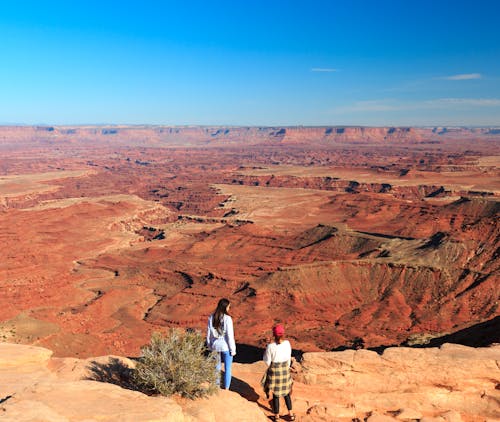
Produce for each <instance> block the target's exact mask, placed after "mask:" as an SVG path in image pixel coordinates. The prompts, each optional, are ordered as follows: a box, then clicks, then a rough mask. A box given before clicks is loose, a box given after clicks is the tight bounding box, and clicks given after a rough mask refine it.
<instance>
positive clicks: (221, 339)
mask: <svg viewBox="0 0 500 422" xmlns="http://www.w3.org/2000/svg"><path fill="white" fill-rule="evenodd" d="M212 316H213V315H210V316H209V317H208V327H207V345H208V348H209V349H210V350H213V351H214V352H231V355H232V356H234V355H235V354H236V343H235V341H234V330H233V319H232V318H231V317H230V316H229V315H227V314H224V317H223V319H222V334H221V333H219V332H218V331H217V329H216V328H215V327H214V325H213V322H212Z"/></svg>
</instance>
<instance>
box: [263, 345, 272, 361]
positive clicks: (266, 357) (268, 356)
mask: <svg viewBox="0 0 500 422" xmlns="http://www.w3.org/2000/svg"><path fill="white" fill-rule="evenodd" d="M263 360H264V362H266V365H267V366H269V365H271V362H272V361H273V357H272V354H271V345H270V344H268V345H267V347H266V351H265V352H264V358H263Z"/></svg>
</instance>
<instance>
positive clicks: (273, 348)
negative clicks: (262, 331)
mask: <svg viewBox="0 0 500 422" xmlns="http://www.w3.org/2000/svg"><path fill="white" fill-rule="evenodd" d="M291 359H292V346H291V345H290V342H289V341H288V340H283V341H282V342H281V343H279V344H277V343H270V344H268V345H267V347H266V351H265V352H264V362H266V365H267V366H269V365H271V363H272V362H288V365H289V366H290V363H291Z"/></svg>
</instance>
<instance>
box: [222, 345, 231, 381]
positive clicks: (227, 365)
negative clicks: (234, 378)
mask: <svg viewBox="0 0 500 422" xmlns="http://www.w3.org/2000/svg"><path fill="white" fill-rule="evenodd" d="M221 355H222V358H223V359H224V388H225V389H226V390H229V387H230V386H231V365H232V364H233V357H232V356H231V353H229V352H222V353H221Z"/></svg>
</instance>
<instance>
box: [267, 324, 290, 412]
mask: <svg viewBox="0 0 500 422" xmlns="http://www.w3.org/2000/svg"><path fill="white" fill-rule="evenodd" d="M284 335H285V328H284V327H283V325H281V324H278V325H276V326H275V327H274V328H273V336H274V342H273V343H270V344H268V345H267V348H266V351H265V352H264V362H266V364H267V366H268V369H267V377H266V381H265V384H264V390H265V392H266V394H267V396H268V397H269V395H270V393H272V394H273V398H272V408H273V413H274V416H272V417H271V420H273V421H277V420H279V417H280V416H279V413H280V397H283V398H284V399H285V404H286V408H287V409H288V418H289V420H291V421H294V420H295V415H294V414H293V413H292V399H291V398H290V392H291V390H292V376H291V374H290V364H291V360H292V346H291V345H290V342H289V341H288V340H284V339H283V336H284Z"/></svg>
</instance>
